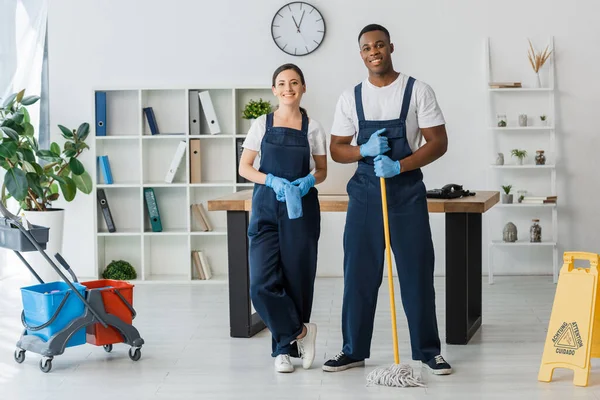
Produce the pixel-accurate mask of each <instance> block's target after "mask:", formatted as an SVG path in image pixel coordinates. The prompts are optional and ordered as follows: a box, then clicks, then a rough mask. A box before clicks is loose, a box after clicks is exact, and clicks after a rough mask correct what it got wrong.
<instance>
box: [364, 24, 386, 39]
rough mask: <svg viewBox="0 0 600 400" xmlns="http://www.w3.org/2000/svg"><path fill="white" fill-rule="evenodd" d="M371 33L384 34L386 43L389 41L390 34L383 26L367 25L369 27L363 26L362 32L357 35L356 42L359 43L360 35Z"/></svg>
mask: <svg viewBox="0 0 600 400" xmlns="http://www.w3.org/2000/svg"><path fill="white" fill-rule="evenodd" d="M372 31H382V32H383V33H385V36H386V37H387V38H388V41H389V40H390V32H388V30H387V29H385V28H384V27H383V26H381V25H378V24H369V25H367V26H365V27H364V28H362V30H361V31H360V33H359V34H358V41H359V42H360V37H361V36H362V35H364V34H365V33H367V32H372Z"/></svg>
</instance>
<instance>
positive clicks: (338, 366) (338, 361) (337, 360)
mask: <svg viewBox="0 0 600 400" xmlns="http://www.w3.org/2000/svg"><path fill="white" fill-rule="evenodd" d="M363 365H365V360H355V359H354V358H350V357H348V356H347V355H345V354H344V352H343V351H340V352H339V353H338V354H336V355H335V356H334V357H333V358H332V359H331V360H329V361H327V362H326V363H325V364H323V371H327V372H339V371H344V370H346V369H348V368H353V367H361V366H363Z"/></svg>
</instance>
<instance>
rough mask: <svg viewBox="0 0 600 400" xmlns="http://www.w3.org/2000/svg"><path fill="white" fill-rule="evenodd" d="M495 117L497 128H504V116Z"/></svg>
mask: <svg viewBox="0 0 600 400" xmlns="http://www.w3.org/2000/svg"><path fill="white" fill-rule="evenodd" d="M496 117H497V119H498V127H500V128H504V127H506V115H504V114H498V115H497V116H496Z"/></svg>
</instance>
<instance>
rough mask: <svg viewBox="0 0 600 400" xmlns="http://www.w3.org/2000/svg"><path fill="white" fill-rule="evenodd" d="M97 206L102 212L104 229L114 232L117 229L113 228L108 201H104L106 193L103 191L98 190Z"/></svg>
mask: <svg viewBox="0 0 600 400" xmlns="http://www.w3.org/2000/svg"><path fill="white" fill-rule="evenodd" d="M98 204H99V205H100V209H101V210H102V215H104V220H105V221H106V227H107V228H108V231H109V232H116V231H117V228H115V223H114V221H113V217H112V214H111V213H110V207H109V206H108V200H106V193H104V189H98Z"/></svg>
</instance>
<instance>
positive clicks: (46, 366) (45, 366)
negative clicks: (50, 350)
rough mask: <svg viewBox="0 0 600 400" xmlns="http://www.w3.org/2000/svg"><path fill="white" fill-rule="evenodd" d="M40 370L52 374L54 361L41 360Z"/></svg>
mask: <svg viewBox="0 0 600 400" xmlns="http://www.w3.org/2000/svg"><path fill="white" fill-rule="evenodd" d="M40 369H41V370H42V372H44V373H48V372H50V370H51V369H52V359H47V360H44V359H43V358H42V359H41V360H40Z"/></svg>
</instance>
